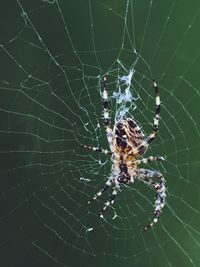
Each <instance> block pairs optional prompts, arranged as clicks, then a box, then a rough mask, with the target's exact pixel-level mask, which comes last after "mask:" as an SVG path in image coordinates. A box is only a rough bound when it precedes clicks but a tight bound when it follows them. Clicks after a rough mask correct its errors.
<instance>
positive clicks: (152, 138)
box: [146, 80, 160, 145]
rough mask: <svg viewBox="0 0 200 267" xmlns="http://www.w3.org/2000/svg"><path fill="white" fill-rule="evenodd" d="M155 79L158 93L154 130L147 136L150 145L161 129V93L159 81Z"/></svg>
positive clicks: (154, 84)
mask: <svg viewBox="0 0 200 267" xmlns="http://www.w3.org/2000/svg"><path fill="white" fill-rule="evenodd" d="M152 81H153V87H154V89H155V95H156V107H155V116H154V119H153V132H152V133H151V134H150V135H149V136H148V137H147V139H146V141H147V143H148V145H149V144H150V143H151V142H152V141H153V140H154V139H155V137H156V135H157V133H158V130H159V121H160V95H159V90H158V85H157V83H156V82H155V81H154V80H152Z"/></svg>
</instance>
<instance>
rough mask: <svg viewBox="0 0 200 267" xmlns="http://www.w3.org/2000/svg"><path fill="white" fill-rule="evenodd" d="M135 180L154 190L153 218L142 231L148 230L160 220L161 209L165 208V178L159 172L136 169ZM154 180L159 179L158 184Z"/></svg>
mask: <svg viewBox="0 0 200 267" xmlns="http://www.w3.org/2000/svg"><path fill="white" fill-rule="evenodd" d="M136 179H138V180H140V181H142V182H144V183H145V184H147V185H148V186H150V187H152V188H153V189H155V190H156V192H157V193H156V200H155V206H154V207H155V208H154V218H153V220H152V222H151V223H149V224H148V225H146V226H145V227H144V229H143V231H146V230H148V229H149V228H151V227H153V226H154V224H156V223H157V222H158V220H159V218H160V214H161V212H162V209H163V208H164V206H165V198H166V187H165V178H164V177H163V175H162V174H161V173H160V172H157V171H151V170H148V169H137V177H136ZM154 179H159V182H155V180H154Z"/></svg>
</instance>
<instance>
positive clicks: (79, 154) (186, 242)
mask: <svg viewBox="0 0 200 267" xmlns="http://www.w3.org/2000/svg"><path fill="white" fill-rule="evenodd" d="M0 12H1V14H0V27H1V34H0V44H1V47H0V66H1V68H0V77H1V78H0V80H1V86H0V112H1V115H0V146H1V151H0V157H1V158H0V166H1V171H0V183H1V184H0V193H1V194H0V231H1V232H0V266H2V267H4V266H5V267H7V266H20V267H22V266H23V267H25V266H41V267H43V266H48V267H53V266H67V267H77V266H99V267H100V266H101V267H102V266H105V267H107V266H120V267H129V266H131V267H132V266H139V267H143V266H148V267H149V266H173V267H174V266H175V267H179V266H182V267H189V266H196V267H200V256H199V250H200V178H199V166H200V161H199V147H200V146H199V141H200V135H199V131H200V123H199V122H200V120H199V111H200V109H199V103H200V90H199V86H200V79H199V70H200V58H199V55H200V37H199V28H200V2H199V1H194V0H192V1H187V0H177V1H175V0H173V1H171V0H167V1H161V0H154V1H147V0H132V1H131V0H130V1H128V0H113V1H110V0H105V1H95V0H94V1H93V0H91V1H88V0H77V1H72V0H70V1H68V0H66V1H64V0H62V1H61V0H59V1H49V2H48V1H39V0H34V1H27V0H23V1H22V0H19V1H10V0H9V1H2V3H1V11H0ZM134 50H135V51H136V53H134ZM137 56H139V60H138V63H137V64H136V66H135V68H134V69H135V75H134V80H133V84H132V85H133V87H132V91H133V94H134V95H135V96H139V98H138V100H137V101H136V105H137V108H136V109H135V110H134V108H133V107H132V109H131V110H130V112H131V114H132V115H133V116H134V117H135V119H136V120H137V121H139V122H140V125H141V126H142V127H143V129H144V131H145V132H147V133H149V132H150V130H151V122H152V118H153V115H154V97H153V90H152V85H151V79H152V78H154V79H156V80H157V81H158V84H159V88H160V94H161V101H162V121H161V124H160V132H159V137H158V138H157V139H156V141H155V142H154V143H153V145H152V146H151V148H150V149H149V151H148V152H147V154H146V155H151V154H160V155H163V156H165V157H166V161H165V162H164V163H162V164H161V163H158V164H155V165H153V164H152V165H151V166H148V168H152V167H153V168H155V169H157V170H160V171H161V172H162V173H163V174H164V176H165V178H166V180H167V203H166V207H165V209H164V212H163V213H162V215H161V220H160V222H159V224H157V225H156V226H155V228H154V229H151V230H149V231H148V232H145V233H142V232H141V229H142V227H143V226H144V225H145V224H146V223H147V222H148V218H150V217H151V212H152V211H153V203H154V197H155V192H152V191H151V190H150V189H149V188H148V187H147V186H145V185H143V184H141V183H137V182H136V183H135V184H134V185H132V186H131V188H123V190H122V192H121V193H120V195H119V197H118V199H117V200H116V203H115V204H114V210H115V212H116V213H117V215H118V216H119V217H120V218H116V219H115V220H113V219H112V217H113V214H114V213H113V209H109V210H108V211H107V215H106V221H103V220H100V219H99V217H98V216H97V214H98V211H99V209H100V208H101V207H102V205H103V202H104V201H105V198H106V194H105V196H104V197H102V198H101V199H100V200H99V201H97V202H96V203H94V205H92V206H90V207H87V206H86V203H87V200H88V198H89V197H91V195H93V194H94V192H96V191H97V190H98V188H99V187H100V186H101V185H102V183H103V182H104V181H105V180H106V178H107V177H108V175H109V172H110V167H111V162H110V161H109V159H107V158H106V157H105V156H104V155H96V154H92V153H88V151H82V150H81V149H80V144H81V143H85V144H88V145H95V146H97V145H101V146H103V147H107V143H106V138H105V134H104V129H103V127H102V107H101V105H102V104H101V96H100V90H101V88H100V80H101V78H102V76H103V75H104V74H105V73H108V74H109V92H110V95H112V92H113V90H115V88H116V81H117V77H118V75H127V74H128V73H127V72H126V71H124V70H123V69H122V67H120V66H119V64H118V63H117V60H120V62H122V63H123V64H124V66H126V68H127V69H129V70H130V69H131V67H132V66H133V64H134V62H135V60H136V58H137ZM110 109H111V112H110V115H111V117H112V122H113V118H114V111H115V103H114V100H112V101H111V106H110ZM98 123H99V124H100V125H101V127H100V128H98V129H96V127H97V124H98ZM80 177H84V178H86V179H90V180H91V181H90V182H83V181H82V180H80ZM91 227H93V231H90V232H88V231H87V229H89V228H91Z"/></svg>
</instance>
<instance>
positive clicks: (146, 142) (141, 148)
mask: <svg viewBox="0 0 200 267" xmlns="http://www.w3.org/2000/svg"><path fill="white" fill-rule="evenodd" d="M152 81H153V87H154V89H155V95H156V97H155V99H156V106H155V116H154V119H153V131H152V133H151V134H150V135H149V136H147V138H145V140H144V141H143V142H142V143H141V144H140V145H139V146H138V147H137V149H136V150H135V151H134V154H137V153H139V154H140V155H142V154H143V153H144V151H146V149H147V147H148V146H149V145H150V143H151V142H152V141H153V140H154V139H155V138H156V135H157V133H158V130H159V121H160V95H159V90H158V85H157V83H156V82H155V81H154V80H152Z"/></svg>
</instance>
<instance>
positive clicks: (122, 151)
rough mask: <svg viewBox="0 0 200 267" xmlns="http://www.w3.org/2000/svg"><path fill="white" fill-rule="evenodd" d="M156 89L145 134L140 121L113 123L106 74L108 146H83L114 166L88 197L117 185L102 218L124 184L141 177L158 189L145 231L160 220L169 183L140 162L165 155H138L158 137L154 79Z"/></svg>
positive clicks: (158, 118)
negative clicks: (153, 111)
mask: <svg viewBox="0 0 200 267" xmlns="http://www.w3.org/2000/svg"><path fill="white" fill-rule="evenodd" d="M152 82H153V87H154V90H155V102H156V106H155V117H154V120H153V129H152V133H151V134H150V135H148V136H147V137H145V135H144V133H143V132H142V130H141V128H140V127H139V126H138V124H137V123H136V122H135V121H134V120H133V119H132V118H129V117H125V116H124V117H123V118H122V119H120V120H118V121H116V122H115V125H114V127H113V129H112V128H111V125H110V118H109V110H108V104H109V103H108V92H107V75H106V76H104V78H103V118H104V126H105V131H106V136H107V140H108V144H109V148H110V149H109V150H107V149H103V148H100V147H93V146H88V145H81V146H82V147H83V148H84V149H89V150H92V151H95V152H99V153H102V154H105V155H107V156H110V157H111V160H112V167H111V174H110V176H109V177H108V179H107V181H106V183H105V184H104V185H103V187H102V188H101V189H100V191H98V192H97V193H96V194H95V195H94V196H93V197H92V198H91V199H90V200H89V201H88V204H90V203H91V202H92V201H94V200H96V199H97V197H99V196H101V195H102V193H104V192H105V191H106V190H107V189H108V188H109V187H111V185H112V186H113V187H114V188H113V191H112V194H111V195H110V196H109V198H108V200H107V201H106V202H105V204H104V206H103V208H102V209H101V211H100V213H99V216H100V217H102V218H103V214H104V212H105V210H106V209H107V207H109V206H110V205H112V204H113V203H114V199H115V198H116V196H117V194H118V193H119V191H120V188H121V186H122V185H124V184H130V183H134V181H135V180H139V181H142V182H144V183H145V184H147V185H148V186H150V187H151V188H153V189H154V190H155V191H156V200H155V206H154V207H155V208H154V216H153V219H152V220H151V222H150V223H149V224H147V225H146V226H145V227H144V229H143V230H144V231H146V230H147V229H149V228H151V227H152V226H153V225H154V224H156V223H157V222H158V220H159V217H160V214H161V211H162V209H163V207H164V205H165V198H166V187H165V179H164V177H163V175H162V174H161V173H160V172H158V171H152V170H148V169H143V168H138V165H140V164H142V163H143V164H147V163H150V162H153V161H161V160H164V157H162V156H150V157H148V158H141V159H139V158H140V157H141V156H142V155H143V154H144V153H145V152H146V151H147V149H148V147H149V145H150V144H151V143H152V141H153V140H154V139H155V137H156V135H157V133H158V126H159V120H160V96H159V90H158V86H157V83H156V82H155V80H152Z"/></svg>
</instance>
